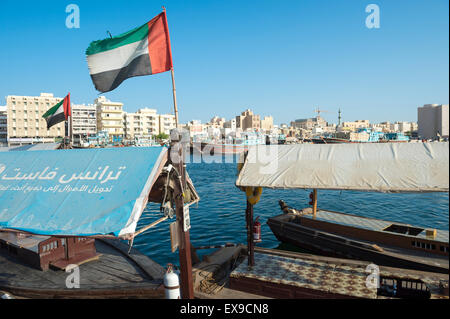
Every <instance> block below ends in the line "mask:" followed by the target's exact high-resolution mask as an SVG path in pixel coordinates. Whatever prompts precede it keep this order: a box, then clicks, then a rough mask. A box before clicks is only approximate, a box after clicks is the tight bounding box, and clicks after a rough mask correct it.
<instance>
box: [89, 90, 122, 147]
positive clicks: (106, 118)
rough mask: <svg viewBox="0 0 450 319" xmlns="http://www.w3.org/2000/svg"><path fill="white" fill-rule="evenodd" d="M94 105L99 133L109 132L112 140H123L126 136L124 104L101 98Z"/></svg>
mask: <svg viewBox="0 0 450 319" xmlns="http://www.w3.org/2000/svg"><path fill="white" fill-rule="evenodd" d="M94 105H95V107H96V111H97V131H98V132H107V133H108V136H109V139H110V140H116V141H117V140H121V139H122V138H123V135H124V125H123V115H122V113H123V110H122V109H123V103H120V102H111V101H110V100H108V99H107V98H106V97H104V96H100V97H99V98H97V99H96V100H95V102H94Z"/></svg>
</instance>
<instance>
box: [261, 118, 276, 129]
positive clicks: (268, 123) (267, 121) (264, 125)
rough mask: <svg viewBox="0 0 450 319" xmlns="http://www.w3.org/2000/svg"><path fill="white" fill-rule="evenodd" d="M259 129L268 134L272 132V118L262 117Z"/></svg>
mask: <svg viewBox="0 0 450 319" xmlns="http://www.w3.org/2000/svg"><path fill="white" fill-rule="evenodd" d="M261 129H262V130H264V131H266V132H270V131H271V130H273V117H272V116H264V118H263V119H262V120H261Z"/></svg>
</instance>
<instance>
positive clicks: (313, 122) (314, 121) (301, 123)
mask: <svg viewBox="0 0 450 319" xmlns="http://www.w3.org/2000/svg"><path fill="white" fill-rule="evenodd" d="M327 125H328V123H327V121H325V120H324V119H323V118H322V117H321V116H316V117H314V118H309V119H298V120H295V121H294V122H291V126H292V127H294V128H296V129H304V130H312V129H313V128H315V127H320V128H324V127H326V126H327Z"/></svg>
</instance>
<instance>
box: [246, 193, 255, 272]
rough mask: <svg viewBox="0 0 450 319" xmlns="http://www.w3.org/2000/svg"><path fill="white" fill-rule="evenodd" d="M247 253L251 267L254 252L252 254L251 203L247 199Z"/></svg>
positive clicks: (253, 263) (253, 260)
mask: <svg viewBox="0 0 450 319" xmlns="http://www.w3.org/2000/svg"><path fill="white" fill-rule="evenodd" d="M246 217H247V255H248V265H249V266H250V267H253V266H254V265H255V254H254V250H255V249H254V248H255V245H254V242H253V205H252V204H250V203H249V202H248V201H247V210H246Z"/></svg>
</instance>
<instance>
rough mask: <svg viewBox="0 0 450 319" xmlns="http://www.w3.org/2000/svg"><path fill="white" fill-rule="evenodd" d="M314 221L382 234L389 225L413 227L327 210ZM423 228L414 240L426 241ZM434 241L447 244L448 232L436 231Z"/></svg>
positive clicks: (321, 212) (318, 214) (319, 211)
mask: <svg viewBox="0 0 450 319" xmlns="http://www.w3.org/2000/svg"><path fill="white" fill-rule="evenodd" d="M302 217H306V218H312V215H303V216H302ZM316 220H320V221H324V222H330V223H334V224H339V225H344V226H351V227H357V228H364V229H368V230H374V231H380V232H383V230H384V229H386V228H387V227H389V226H391V225H400V226H409V227H415V226H412V225H408V224H403V223H398V222H392V221H385V220H380V219H374V218H368V217H360V216H354V215H349V214H343V213H337V212H331V211H327V210H318V211H317V215H316ZM425 229H426V228H425V227H423V231H422V232H420V233H419V234H417V235H415V236H414V237H415V238H419V239H427V236H426V232H425ZM391 233H393V234H396V235H403V236H408V237H410V236H412V235H405V234H401V233H397V232H391ZM434 240H435V241H440V242H444V243H448V242H449V232H448V231H446V230H441V229H436V238H434Z"/></svg>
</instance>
